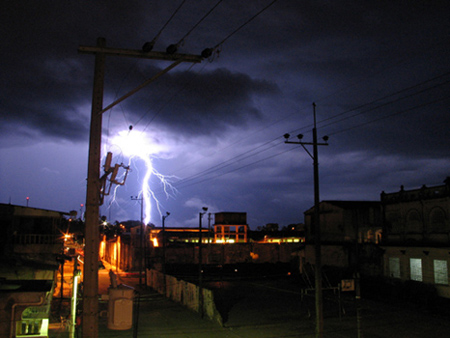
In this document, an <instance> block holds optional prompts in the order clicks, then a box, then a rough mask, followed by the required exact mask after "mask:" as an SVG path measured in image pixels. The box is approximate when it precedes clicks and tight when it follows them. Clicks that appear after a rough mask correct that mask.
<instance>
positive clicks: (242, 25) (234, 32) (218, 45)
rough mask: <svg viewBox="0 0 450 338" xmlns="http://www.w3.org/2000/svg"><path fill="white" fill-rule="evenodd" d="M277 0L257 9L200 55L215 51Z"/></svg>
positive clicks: (207, 55) (208, 54)
mask: <svg viewBox="0 0 450 338" xmlns="http://www.w3.org/2000/svg"><path fill="white" fill-rule="evenodd" d="M277 1H278V0H273V1H272V2H270V3H269V4H268V5H267V6H265V7H263V8H262V9H261V10H259V11H258V12H257V13H256V14H254V15H253V16H252V17H251V18H250V19H248V20H247V21H245V22H244V23H243V24H241V25H240V26H239V27H238V28H236V29H235V30H234V31H232V32H231V33H230V34H228V35H227V36H226V37H225V38H224V39H222V40H221V41H220V42H219V43H218V44H216V45H215V46H214V47H213V48H207V49H205V50H204V51H203V52H202V56H204V57H209V56H210V55H211V54H212V53H214V51H216V50H217V49H218V48H219V47H220V46H222V45H223V44H224V43H225V41H227V40H228V39H229V38H231V37H232V36H233V35H234V34H236V33H237V32H239V31H240V30H241V29H242V28H244V27H245V26H247V25H248V24H249V23H250V22H252V21H253V20H254V19H256V18H257V17H258V16H259V15H261V14H262V13H263V12H265V11H266V10H267V9H268V8H269V7H271V6H272V5H273V4H274V3H275V2H277Z"/></svg>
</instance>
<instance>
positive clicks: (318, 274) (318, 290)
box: [284, 103, 328, 338]
mask: <svg viewBox="0 0 450 338" xmlns="http://www.w3.org/2000/svg"><path fill="white" fill-rule="evenodd" d="M313 113H314V127H313V130H312V133H313V141H312V142H302V141H301V140H302V138H303V135H302V134H299V135H297V138H298V141H295V142H293V141H289V137H290V135H289V134H284V138H285V139H286V141H285V143H290V144H300V145H301V146H302V147H303V149H305V151H306V152H307V153H308V155H309V156H310V157H311V158H312V160H313V167H314V256H315V265H316V268H315V294H316V337H318V338H322V337H323V295H322V262H321V252H320V244H321V243H320V242H321V239H320V214H319V205H320V197H319V160H318V151H317V146H319V145H320V146H327V145H328V143H327V141H328V136H324V137H323V140H324V141H325V143H318V142H317V129H316V104H315V103H313ZM305 145H312V146H313V153H312V154H311V153H310V151H309V150H308V149H307V148H306V147H305Z"/></svg>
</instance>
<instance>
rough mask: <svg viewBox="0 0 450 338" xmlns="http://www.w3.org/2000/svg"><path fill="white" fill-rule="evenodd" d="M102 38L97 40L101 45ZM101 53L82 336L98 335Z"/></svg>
mask: <svg viewBox="0 0 450 338" xmlns="http://www.w3.org/2000/svg"><path fill="white" fill-rule="evenodd" d="M105 44H106V41H105V39H103V38H99V39H98V40H97V47H99V48H101V47H104V46H105ZM104 75H105V54H103V53H96V54H95V69H94V89H93V93H92V109H91V128H90V137H89V159H88V178H87V189H86V212H85V232H84V239H85V247H84V276H83V284H84V287H83V337H92V338H97V337H98V254H99V242H100V238H99V235H100V234H99V229H98V227H99V216H100V215H99V209H100V156H101V149H100V147H101V137H102V115H101V114H99V112H100V111H101V110H102V106H103V82H104Z"/></svg>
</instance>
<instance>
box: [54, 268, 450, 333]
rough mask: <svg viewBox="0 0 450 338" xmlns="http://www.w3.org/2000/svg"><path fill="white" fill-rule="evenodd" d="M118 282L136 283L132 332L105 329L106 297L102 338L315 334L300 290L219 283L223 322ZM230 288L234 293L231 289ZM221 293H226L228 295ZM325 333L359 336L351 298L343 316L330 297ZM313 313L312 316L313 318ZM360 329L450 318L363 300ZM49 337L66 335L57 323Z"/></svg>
mask: <svg viewBox="0 0 450 338" xmlns="http://www.w3.org/2000/svg"><path fill="white" fill-rule="evenodd" d="M106 268H107V269H105V270H100V272H99V280H100V286H99V292H100V294H102V295H105V294H107V290H108V286H109V275H108V268H109V267H108V266H107V267H106ZM119 283H123V284H126V285H130V286H132V287H135V288H136V290H137V291H138V292H139V296H138V297H137V298H136V299H135V307H134V321H135V325H134V327H133V328H132V329H130V330H123V331H120V330H110V329H108V328H107V317H106V311H102V310H106V309H107V301H106V300H105V301H101V302H100V310H101V313H100V314H101V316H100V320H99V337H133V338H134V337H161V338H164V337H167V338H169V337H170V338H203V337H204V338H207V337H208V338H210V337H214V338H222V337H229V338H234V337H236V338H275V337H314V336H315V320H314V313H313V312H314V299H313V298H311V297H307V298H305V299H303V301H302V300H301V297H300V295H299V294H298V293H297V292H294V291H292V290H289V289H288V288H286V287H285V286H284V285H283V283H281V284H280V283H279V282H274V281H259V282H249V281H246V282H245V281H240V282H239V284H240V288H239V289H238V291H236V289H234V286H235V285H232V283H224V282H220V283H219V284H221V285H217V283H216V285H215V287H218V288H220V287H222V291H221V292H218V293H217V297H218V301H219V302H220V304H221V305H220V306H221V311H223V313H228V314H227V315H225V320H226V321H225V323H224V326H223V327H222V326H220V325H218V324H217V323H214V322H211V321H210V320H208V319H202V318H200V316H199V315H198V314H197V313H195V312H192V311H190V310H188V309H186V308H184V307H182V306H181V305H179V304H177V303H174V302H172V301H170V300H168V299H165V298H164V297H162V296H161V295H159V294H157V293H156V292H155V291H153V290H151V289H146V288H140V287H139V279H138V277H137V276H136V275H135V274H134V275H133V274H119ZM230 291H231V292H230ZM220 297H226V299H224V298H222V299H220ZM325 298H326V300H325V320H324V327H325V328H324V337H327V338H328V337H329V338H341V337H358V325H357V317H356V308H355V303H354V300H353V298H352V297H347V298H346V299H345V300H344V302H343V307H344V310H345V314H343V315H342V316H341V318H340V317H339V311H338V309H339V307H338V303H337V298H336V297H335V296H333V295H332V294H331V295H329V294H327V295H326V297H325ZM309 311H310V312H311V313H312V316H311V317H310V316H309ZM360 313H361V316H360V332H361V336H362V337H365V338H382V337H383V338H390V337H392V338H394V337H395V338H399V337H400V338H401V337H405V338H415V337H427V338H428V337H448V336H450V321H449V320H448V319H449V318H446V317H444V316H438V315H431V314H429V313H427V312H424V311H422V310H420V309H418V308H415V306H406V305H405V304H403V305H402V304H400V305H399V304H388V303H383V302H375V301H369V300H364V299H363V300H362V301H361V312H360ZM52 327H53V328H52V330H51V332H50V337H68V334H67V332H64V330H63V329H61V328H60V327H59V326H58V325H57V324H54V325H53V326H52Z"/></svg>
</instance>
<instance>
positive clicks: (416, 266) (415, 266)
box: [409, 258, 422, 282]
mask: <svg viewBox="0 0 450 338" xmlns="http://www.w3.org/2000/svg"><path fill="white" fill-rule="evenodd" d="M409 265H410V269H411V280H415V281H418V282H421V281H422V260H421V259H420V258H411V259H410V260H409Z"/></svg>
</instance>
